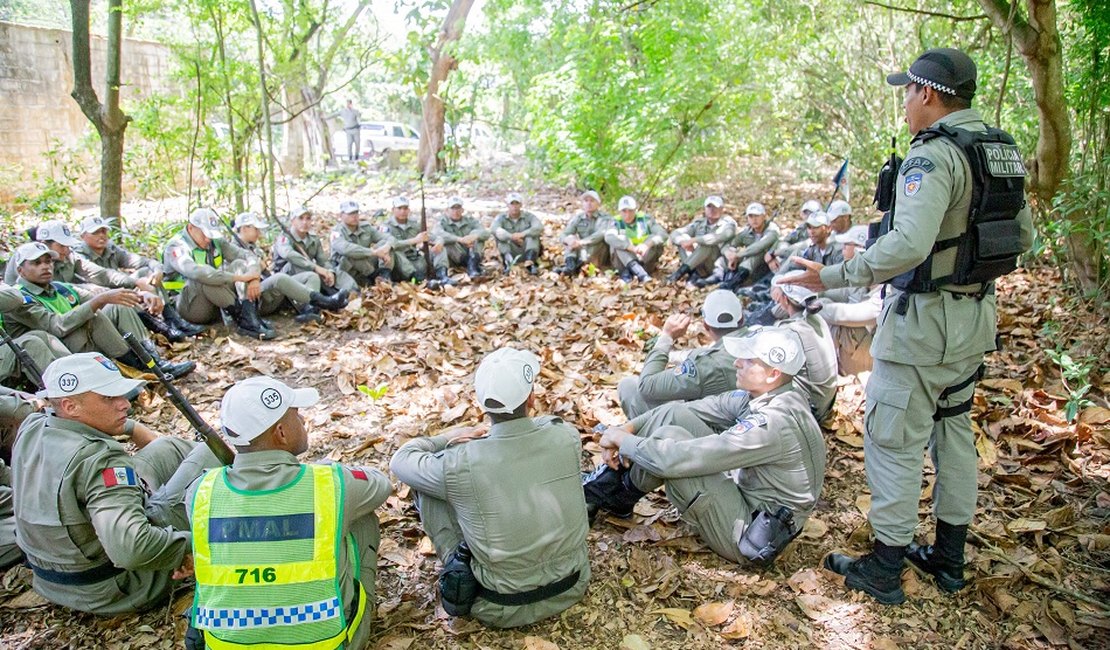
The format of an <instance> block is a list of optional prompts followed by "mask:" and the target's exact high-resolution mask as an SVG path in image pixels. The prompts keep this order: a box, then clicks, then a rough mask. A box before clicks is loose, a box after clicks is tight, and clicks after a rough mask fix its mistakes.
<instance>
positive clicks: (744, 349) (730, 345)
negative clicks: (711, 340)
mask: <svg viewBox="0 0 1110 650" xmlns="http://www.w3.org/2000/svg"><path fill="white" fill-rule="evenodd" d="M755 338H756V337H754V336H726V337H724V338H723V339H721V342H722V344H723V345H724V347H725V352H728V353H729V354H731V355H732V356H733V357H736V358H737V359H755V358H757V357H758V356H759V355H757V354H756V353H755V349H754V348H753V347H752V345H751V342H752V341H754V340H755Z"/></svg>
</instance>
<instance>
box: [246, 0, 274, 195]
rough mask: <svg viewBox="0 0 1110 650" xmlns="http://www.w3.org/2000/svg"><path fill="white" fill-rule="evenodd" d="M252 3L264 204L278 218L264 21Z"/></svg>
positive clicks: (253, 1) (252, 2) (255, 5)
mask: <svg viewBox="0 0 1110 650" xmlns="http://www.w3.org/2000/svg"><path fill="white" fill-rule="evenodd" d="M250 3H251V18H252V19H253V20H254V35H255V41H256V43H257V46H258V84H259V85H258V90H259V95H260V96H261V99H260V100H259V101H260V102H261V109H262V133H261V135H260V137H261V138H262V139H263V140H264V142H263V144H264V147H260V149H262V158H263V161H262V168H263V170H264V176H265V177H266V184H267V185H266V188H265V190H264V192H265V193H266V194H268V198H269V200H268V201H263V203H264V204H266V205H268V206H269V209H270V211H271V212H270V213H271V214H273V215H274V216H277V182H276V180H275V179H274V171H275V170H274V165H275V163H276V159H275V158H274V126H273V121H272V120H271V119H270V94H269V92H268V91H267V89H266V54H265V50H264V49H263V47H262V21H261V20H259V18H258V5H257V4H256V3H255V0H250Z"/></svg>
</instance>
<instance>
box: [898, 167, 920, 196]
mask: <svg viewBox="0 0 1110 650" xmlns="http://www.w3.org/2000/svg"><path fill="white" fill-rule="evenodd" d="M922 177H923V175H922V174H920V173H917V174H910V175H909V176H907V177H906V180H905V184H904V185H903V186H902V189H903V190H904V191H905V193H906V196H913V195H914V194H917V192H918V190H920V189H921V179H922Z"/></svg>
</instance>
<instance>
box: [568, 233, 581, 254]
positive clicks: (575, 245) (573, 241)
mask: <svg viewBox="0 0 1110 650" xmlns="http://www.w3.org/2000/svg"><path fill="white" fill-rule="evenodd" d="M579 248H582V242H580V241H578V238H577V237H575V236H574V235H571V236H570V237H567V249H568V250H572V251H576V250H578V249H579Z"/></svg>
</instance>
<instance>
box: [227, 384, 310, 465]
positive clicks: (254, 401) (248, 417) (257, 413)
mask: <svg viewBox="0 0 1110 650" xmlns="http://www.w3.org/2000/svg"><path fill="white" fill-rule="evenodd" d="M319 401H320V392H319V391H317V390H316V389H315V388H290V387H289V386H287V385H285V384H284V383H282V382H280V381H278V380H276V379H274V378H273V377H266V376H265V375H263V376H259V377H251V378H250V379H244V380H243V381H241V382H239V383H237V384H235V385H234V386H232V387H231V388H230V389H229V390H228V391H227V392H226V393H224V398H223V400H222V401H221V402H220V422H221V423H222V424H223V428H224V433H225V434H227V439H228V441H229V442H231V444H233V445H235V446H236V447H244V446H246V445H249V444H250V443H251V441H252V440H254V439H255V438H257V437H258V436H260V435H262V434H263V433H265V432H266V430H267V429H269V428H270V427H272V426H274V423H276V422H277V421H278V420H280V419H281V418H282V416H283V415H285V412H286V411H288V410H289V409H291V408H298V409H303V408H308V407H310V406H315V405H316V403H317V402H319Z"/></svg>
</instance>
